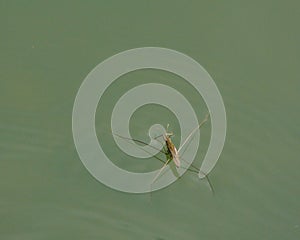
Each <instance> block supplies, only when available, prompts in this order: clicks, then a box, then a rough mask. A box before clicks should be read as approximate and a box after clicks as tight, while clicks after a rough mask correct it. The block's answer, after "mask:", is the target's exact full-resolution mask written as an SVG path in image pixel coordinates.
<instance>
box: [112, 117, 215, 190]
mask: <svg viewBox="0 0 300 240" xmlns="http://www.w3.org/2000/svg"><path fill="white" fill-rule="evenodd" d="M208 118H209V114H207V115H206V116H205V118H204V119H203V120H202V122H201V123H200V124H199V125H198V126H197V127H196V128H194V129H193V130H192V131H191V133H190V134H189V135H188V136H187V137H186V139H185V140H184V142H183V143H182V145H181V146H180V147H179V148H178V149H177V148H176V146H175V145H174V143H173V142H172V139H171V138H172V136H173V135H174V134H173V133H172V132H168V128H169V124H168V125H167V132H165V133H164V134H162V135H159V136H157V137H155V139H156V140H157V141H159V140H158V139H159V138H161V137H162V138H163V142H161V141H159V142H160V143H161V144H162V146H163V148H162V149H157V148H156V147H154V146H151V145H149V146H150V147H152V148H153V149H155V150H158V151H160V152H161V153H163V154H164V155H165V157H166V161H164V160H162V159H160V158H158V157H157V156H153V157H155V158H156V159H158V160H159V161H161V162H163V163H164V165H163V166H162V167H161V168H160V170H159V171H158V173H157V174H156V175H155V177H154V178H153V180H152V182H151V186H152V184H154V183H155V181H156V180H157V179H158V177H159V176H160V175H161V174H162V172H163V170H164V169H165V168H166V166H168V164H170V163H171V162H172V161H173V162H174V164H175V166H176V168H180V167H181V160H182V161H185V160H184V159H183V158H182V157H180V155H179V153H180V151H181V150H182V149H183V147H184V146H185V145H186V144H187V143H188V141H189V140H190V139H191V137H192V136H193V135H194V133H195V132H196V131H197V130H198V129H200V128H201V126H202V125H203V124H204V123H205V122H207V120H208ZM113 134H114V135H115V136H117V137H120V138H122V139H125V140H132V141H134V142H137V143H141V144H143V145H148V144H147V143H145V142H143V141H141V140H137V139H132V138H126V137H123V136H120V135H118V134H115V133H113ZM190 166H191V167H190V168H188V169H187V170H188V171H191V172H195V173H199V171H200V169H199V168H197V167H196V166H194V165H193V164H191V165H190ZM204 175H205V176H206V179H207V181H208V184H209V187H210V189H211V191H212V192H213V193H214V191H213V188H212V185H211V183H210V180H209V179H208V176H207V175H206V174H204Z"/></svg>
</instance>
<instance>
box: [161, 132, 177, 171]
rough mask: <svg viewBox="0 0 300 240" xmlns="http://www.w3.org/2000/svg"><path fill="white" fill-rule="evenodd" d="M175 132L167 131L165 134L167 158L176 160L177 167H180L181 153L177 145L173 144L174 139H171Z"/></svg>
mask: <svg viewBox="0 0 300 240" xmlns="http://www.w3.org/2000/svg"><path fill="white" fill-rule="evenodd" d="M172 135H173V134H172V133H171V134H170V133H165V134H164V140H165V142H166V148H167V155H168V156H167V160H168V159H170V161H171V160H173V161H174V163H175V165H176V167H178V168H179V167H180V160H179V153H178V151H177V149H176V147H175V145H174V144H173V142H172V140H171V138H170V137H171V136H172Z"/></svg>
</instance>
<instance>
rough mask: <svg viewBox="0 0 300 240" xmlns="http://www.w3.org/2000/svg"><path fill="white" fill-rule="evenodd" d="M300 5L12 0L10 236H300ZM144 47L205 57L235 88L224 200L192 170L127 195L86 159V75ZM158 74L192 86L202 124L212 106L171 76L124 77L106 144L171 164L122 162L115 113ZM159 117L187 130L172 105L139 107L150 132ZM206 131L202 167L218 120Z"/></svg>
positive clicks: (3, 179)
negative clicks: (79, 127)
mask: <svg viewBox="0 0 300 240" xmlns="http://www.w3.org/2000/svg"><path fill="white" fill-rule="evenodd" d="M299 9H300V4H299V3H298V2H297V1H211V2H210V1H189V2H186V3H185V2H184V1H161V2H159V1H156V2H154V1H119V2H117V1H114V2H109V1H105V2H104V1H45V2H44V1H5V0H1V1H0V29H1V37H0V53H1V58H0V194H1V195H0V239H1V240H2V239H3V240H12V239H24V240H25V239H30V240H33V239H272V240H273V239H280V240H281V239H295V240H296V239H299V238H300V214H299V213H300V203H299V197H300V188H299V181H300V175H299V167H300V162H299V153H300V151H299V140H300V127H299V126H300V125H299V120H300V119H299V117H300V114H299V106H298V105H299V91H300V82H299V63H300V62H299V55H300V47H299V42H300V31H299V21H300V11H299ZM143 46H157V47H166V48H170V49H174V50H177V51H180V52H183V53H185V54H187V55H189V56H190V57H192V58H194V59H195V60H196V61H198V62H199V63H200V64H201V65H202V66H203V67H205V69H206V70H207V71H208V72H209V73H210V74H211V76H212V77H213V78H214V80H215V82H216V84H217V86H218V88H219V90H220V92H221V94H222V97H223V100H224V103H225V107H226V112H227V121H228V129H227V138H226V143H225V147H224V150H223V152H222V155H221V157H220V160H219V162H218V164H217V165H216V167H215V168H214V170H213V171H212V172H211V174H210V180H211V182H212V184H213V186H214V189H215V194H214V195H213V194H212V193H211V191H210V190H209V188H208V186H207V185H206V184H205V182H203V181H200V180H199V179H198V177H197V175H195V174H193V173H186V174H185V175H184V176H183V177H182V178H181V179H180V180H178V181H176V182H175V183H174V184H172V185H170V186H169V187H167V188H165V189H163V190H160V191H157V192H154V193H153V194H152V195H150V194H141V195H134V194H125V193H121V192H118V191H115V190H112V189H110V188H108V187H106V186H105V185H103V184H101V183H99V182H98V181H97V180H95V179H94V178H93V177H92V176H91V175H90V174H89V173H88V171H87V170H86V168H85V167H84V166H83V164H82V163H81V161H80V159H79V156H78V154H77V152H76V150H75V146H74V143H73V138H72V126H71V123H72V108H73V102H74V99H75V96H76V93H77V91H78V89H79V87H80V85H81V83H82V81H83V79H84V78H85V77H86V75H87V74H88V73H89V72H90V71H91V70H92V69H93V68H94V67H95V66H96V65H97V64H98V63H100V62H101V61H103V60H104V59H106V58H108V57H110V56H112V55H114V54H116V53H118V52H121V51H124V50H127V49H131V48H136V47H143ZM153 79H155V82H159V83H164V84H171V85H172V86H173V87H174V88H176V89H179V90H180V91H182V93H183V94H185V95H186V94H188V96H187V97H188V100H189V101H191V103H192V104H193V105H194V106H195V105H196V106H197V105H198V106H199V108H197V109H195V111H196V113H197V115H198V117H199V120H201V118H202V117H203V116H204V114H205V112H206V108H205V105H204V103H203V100H202V99H201V98H200V97H199V96H197V94H196V92H195V91H194V90H193V89H191V87H190V86H188V85H187V84H186V83H185V82H184V81H183V80H182V79H180V78H178V77H177V78H176V77H174V76H173V75H171V74H167V73H164V72H160V71H151V70H148V71H138V72H135V73H131V74H128V75H126V76H123V77H122V78H121V79H119V81H116V83H114V84H113V85H112V86H111V87H112V88H111V89H110V90H108V91H107V92H106V93H105V96H103V102H102V103H100V104H99V107H98V110H97V114H96V117H97V118H96V128H97V133H98V137H99V136H106V137H105V138H102V139H106V140H105V141H104V142H102V143H101V144H102V146H103V147H104V148H105V152H106V153H107V154H108V155H109V156H118V157H116V158H114V160H113V161H114V162H115V164H117V165H119V166H120V167H123V168H125V169H128V170H136V171H140V172H143V171H149V170H153V169H156V168H159V167H160V166H161V163H159V162H153V161H152V162H150V163H149V161H148V162H146V163H145V164H141V163H140V162H138V161H137V160H136V159H132V158H130V157H128V156H124V154H123V157H122V159H123V160H124V161H118V160H117V159H118V158H119V156H122V153H121V151H120V150H118V149H117V148H116V146H115V145H114V144H113V141H112V138H111V136H110V135H109V134H107V131H108V129H109V122H107V121H108V119H109V115H108V113H110V112H111V110H112V109H111V108H112V106H113V103H115V102H116V101H117V99H118V96H120V95H122V92H124V91H126V90H127V89H130V87H132V86H136V85H137V84H140V83H146V82H151V81H153ZM110 93H113V94H110ZM101 104H102V105H101ZM156 113H159V114H156ZM157 121H159V122H161V123H162V124H164V125H165V124H167V123H170V126H172V128H173V130H174V132H177V131H178V122H177V121H176V119H174V116H173V115H172V113H171V112H170V111H168V110H167V109H164V108H162V107H159V106H145V107H144V108H141V109H139V110H138V111H137V112H136V113H135V114H134V116H133V118H132V123H131V125H130V129H131V130H132V132H133V134H134V135H135V137H137V138H143V136H145V134H146V133H147V129H148V127H149V126H150V125H151V124H152V123H153V122H157ZM105 134H106V135H105ZM201 134H202V135H201V141H202V142H201V149H200V150H199V153H198V159H197V160H196V162H195V164H196V165H197V166H200V164H201V159H203V156H204V154H205V151H206V149H207V146H208V142H209V136H210V125H209V124H208V125H206V126H205V127H204V128H203V131H202V132H201ZM145 140H147V139H145ZM174 142H175V143H176V144H177V143H178V139H176V138H175V139H174Z"/></svg>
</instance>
